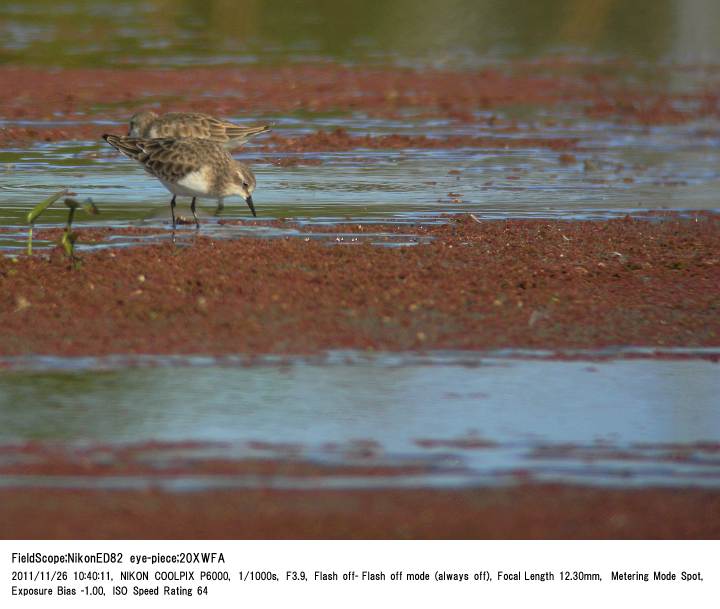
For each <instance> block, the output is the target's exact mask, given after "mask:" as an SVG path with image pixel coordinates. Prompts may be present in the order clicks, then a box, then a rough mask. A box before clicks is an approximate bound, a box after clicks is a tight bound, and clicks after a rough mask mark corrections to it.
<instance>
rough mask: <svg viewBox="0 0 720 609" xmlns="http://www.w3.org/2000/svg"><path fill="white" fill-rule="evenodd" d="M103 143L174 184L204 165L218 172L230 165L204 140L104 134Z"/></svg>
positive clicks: (226, 157) (224, 155)
mask: <svg viewBox="0 0 720 609" xmlns="http://www.w3.org/2000/svg"><path fill="white" fill-rule="evenodd" d="M103 137H104V138H105V140H106V141H107V142H108V144H110V145H111V146H113V147H114V148H117V149H118V150H119V151H120V152H122V153H123V154H124V155H125V156H128V157H130V158H131V159H134V160H136V161H138V162H139V163H141V164H142V165H143V167H144V168H145V170H146V171H147V172H148V173H150V174H152V175H154V176H156V177H158V178H160V179H162V180H165V181H167V182H177V181H178V180H181V179H182V178H183V177H185V176H186V175H188V174H190V173H192V172H194V171H199V170H201V169H202V168H203V167H206V166H207V165H211V166H212V167H213V168H214V169H216V170H221V169H224V168H226V167H228V166H229V165H230V163H232V157H230V155H229V154H228V153H227V152H226V151H225V149H224V148H222V146H220V145H219V144H217V143H216V142H211V141H209V140H203V139H192V138H191V139H174V138H158V139H144V138H133V137H120V136H117V135H105V136H103Z"/></svg>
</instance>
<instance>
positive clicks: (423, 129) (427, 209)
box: [0, 116, 720, 251]
mask: <svg viewBox="0 0 720 609" xmlns="http://www.w3.org/2000/svg"><path fill="white" fill-rule="evenodd" d="M563 124H564V126H562V127H554V128H553V130H552V134H551V135H553V136H557V137H578V138H580V146H581V151H579V152H576V153H575V154H574V156H575V157H576V159H577V160H576V162H572V163H569V164H568V163H562V162H561V160H560V155H561V153H560V152H557V151H553V150H549V149H545V148H529V149H503V148H497V149H448V150H418V149H415V150H413V149H410V150H401V151H392V150H386V151H383V150H381V151H378V150H352V151H348V152H316V153H306V154H305V155H297V154H293V153H267V152H262V151H258V150H257V148H256V147H253V146H249V147H248V148H246V149H245V150H244V151H242V152H241V153H240V154H238V155H236V156H237V157H238V158H241V159H243V160H246V161H248V162H249V163H250V164H251V165H252V166H253V169H254V170H255V172H256V174H257V179H258V188H257V191H256V193H255V196H254V199H255V202H256V203H255V204H256V208H257V210H258V216H259V220H266V219H269V218H282V217H291V218H293V219H296V220H299V221H301V222H302V221H311V222H322V223H332V222H346V221H347V220H348V219H351V220H358V221H364V222H369V221H379V220H382V221H385V222H401V223H407V222H413V221H417V220H424V221H428V220H432V219H434V218H439V217H440V216H442V215H443V214H447V213H462V212H471V213H474V214H476V215H478V216H479V217H481V218H508V217H512V218H536V217H548V218H581V219H587V218H603V217H612V216H616V215H624V214H625V213H628V212H642V211H648V210H656V209H675V210H678V209H679V210H698V209H713V210H717V209H720V204H719V203H718V199H717V196H716V193H717V188H718V185H719V180H720V152H718V150H720V148H719V147H718V144H719V143H720V131H716V130H715V128H716V127H717V126H716V125H711V124H710V125H709V124H699V123H696V124H689V125H682V126H673V127H655V128H652V129H648V128H645V127H630V126H618V125H611V124H607V123H604V122H602V121H588V120H585V119H582V118H578V117H572V116H569V117H568V119H567V120H566V121H564V123H563ZM334 127H343V128H346V129H348V131H349V132H351V133H357V134H366V133H371V134H373V135H382V134H386V133H406V134H418V135H422V134H429V135H430V136H433V137H440V136H443V135H452V134H458V135H461V134H466V133H467V130H468V129H469V127H467V126H458V125H457V124H451V123H447V122H444V121H438V120H432V121H429V120H427V119H416V120H406V121H383V120H371V119H368V118H367V117H362V116H351V117H346V118H337V117H335V118H333V119H323V118H316V119H312V120H310V119H306V120H303V121H300V120H294V119H285V120H281V119H278V125H277V127H276V130H277V131H278V132H282V134H283V135H285V136H293V135H299V134H303V133H307V132H309V131H314V130H316V129H327V128H334ZM106 128H107V126H100V125H99V126H98V132H100V131H104V130H105V129H106ZM473 128H474V129H477V126H475V127H473ZM543 132H544V133H545V131H543ZM539 134H540V132H539V131H538V130H537V129H536V128H535V127H534V126H533V124H532V123H527V124H524V125H523V124H521V125H520V129H519V130H518V132H517V136H518V137H523V136H529V137H537V136H538V135H539ZM476 135H485V134H484V133H476ZM545 135H546V136H547V133H545ZM268 156H270V157H274V158H281V157H283V156H291V157H297V156H302V157H303V158H312V159H320V160H321V161H322V164H321V165H319V166H295V167H289V168H288V167H285V168H283V167H277V166H274V165H271V164H269V163H268V162H267V161H263V159H266V158H267V157H268ZM0 164H2V165H1V166H2V167H3V168H4V171H3V176H2V177H3V181H2V184H1V185H0V227H8V228H11V229H13V231H12V232H11V233H10V234H7V233H5V234H2V235H0V248H2V249H4V250H5V251H12V250H13V249H22V248H23V247H24V244H25V238H26V235H25V225H24V217H25V215H26V214H27V212H28V211H29V209H31V208H32V207H33V206H34V205H35V204H37V203H38V202H39V201H40V200H42V199H43V198H44V197H45V196H47V195H48V194H49V193H51V192H54V191H56V190H57V189H59V188H61V187H69V188H71V189H73V190H74V191H76V192H77V193H78V197H79V198H80V199H85V198H87V197H90V198H92V199H93V200H94V201H95V203H96V204H97V205H98V206H99V207H100V209H101V215H100V216H98V217H93V218H87V217H83V214H78V217H77V220H76V223H77V224H76V226H77V227H78V228H82V227H83V226H127V225H142V226H156V227H163V226H164V227H167V226H168V222H169V205H168V203H169V195H168V193H167V191H165V189H164V188H163V187H162V186H161V185H160V184H159V182H158V181H157V180H154V179H152V178H150V177H148V176H147V175H146V174H145V173H144V172H143V171H142V169H140V167H139V166H137V165H136V164H134V163H132V162H130V161H128V160H127V159H124V158H122V157H120V156H119V155H117V154H115V153H114V151H112V150H111V149H109V147H107V146H106V145H104V144H103V145H100V144H99V143H95V142H64V143H55V144H37V145H35V146H32V147H30V148H25V149H23V148H16V149H9V150H5V151H2V152H0ZM450 172H453V173H450ZM455 172H459V173H455ZM451 193H452V194H451ZM187 204H188V202H187V201H183V200H182V199H181V200H180V213H184V214H189V210H188V209H187ZM201 207H202V212H201V216H202V220H203V222H204V223H205V224H206V227H205V228H204V229H203V230H205V231H209V233H208V234H212V235H213V236H216V237H222V236H227V237H232V236H234V235H236V234H237V232H238V229H237V227H235V228H230V227H226V228H223V227H221V226H218V225H217V224H216V222H217V218H215V217H214V216H213V212H214V204H213V203H212V202H205V203H202V202H201ZM65 215H66V212H65V211H63V210H62V209H61V208H60V207H58V209H51V210H50V211H49V212H48V213H47V214H45V215H44V216H43V217H42V222H41V223H39V224H38V226H39V227H42V226H47V225H55V226H57V225H58V224H59V223H62V222H63V221H64V218H65ZM222 217H223V218H229V219H242V220H247V221H248V225H249V227H250V228H244V229H242V234H250V235H261V236H267V234H268V233H267V231H266V230H264V229H260V230H258V229H255V230H253V229H252V222H253V220H252V218H251V216H250V214H249V212H248V210H247V209H246V207H245V205H244V203H243V202H242V201H241V200H237V201H233V200H228V202H227V206H226V208H225V210H224V212H223V214H222ZM213 225H214V226H213ZM223 231H224V232H223ZM81 242H82V239H81ZM43 245H44V244H43V243H42V242H38V243H36V247H42V246H43Z"/></svg>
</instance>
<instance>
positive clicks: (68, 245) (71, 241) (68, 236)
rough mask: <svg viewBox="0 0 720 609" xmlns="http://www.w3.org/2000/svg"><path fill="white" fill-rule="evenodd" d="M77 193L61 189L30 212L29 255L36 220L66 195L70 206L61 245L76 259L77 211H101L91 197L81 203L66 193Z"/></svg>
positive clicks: (67, 204) (68, 206)
mask: <svg viewBox="0 0 720 609" xmlns="http://www.w3.org/2000/svg"><path fill="white" fill-rule="evenodd" d="M74 194H75V193H72V192H70V191H69V190H68V189H67V188H64V189H63V190H60V191H58V192H56V193H55V194H54V195H50V196H49V197H48V198H47V199H45V200H44V201H42V202H41V203H38V204H37V205H36V206H35V207H33V209H32V210H31V211H30V212H29V213H28V215H27V221H28V224H29V225H30V228H29V230H28V245H27V253H28V256H32V239H33V228H34V226H35V222H36V221H37V219H38V218H39V217H40V216H41V215H42V214H43V213H44V212H45V211H47V210H48V209H49V208H50V207H51V206H52V204H53V203H55V201H57V200H58V199H60V198H61V197H63V196H64V197H65V201H64V203H65V206H66V207H67V208H68V210H69V211H68V219H67V223H66V224H65V229H64V230H63V234H62V237H61V238H60V245H61V246H62V248H63V250H64V251H65V253H66V254H67V256H68V257H70V258H72V259H73V260H74V259H75V242H76V241H77V238H78V234H77V233H76V232H73V230H72V223H73V220H74V219H75V212H76V211H77V210H78V209H80V208H82V209H83V210H84V211H85V212H86V213H87V214H90V215H97V214H99V213H100V210H98V208H97V206H96V205H95V203H93V202H92V200H91V199H88V200H87V201H85V202H84V203H80V202H79V201H77V200H76V199H73V198H72V196H66V195H74Z"/></svg>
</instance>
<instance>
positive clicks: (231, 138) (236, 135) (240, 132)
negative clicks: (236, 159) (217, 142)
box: [224, 123, 273, 146]
mask: <svg viewBox="0 0 720 609" xmlns="http://www.w3.org/2000/svg"><path fill="white" fill-rule="evenodd" d="M224 126H225V135H227V138H228V144H230V145H231V146H241V145H242V144H244V143H245V142H247V141H248V140H249V139H250V138H251V137H255V136H256V135H259V134H260V133H265V132H266V131H270V130H271V129H272V127H273V126H272V125H257V126H256V127H241V126H240V125H234V124H232V123H225V125H224Z"/></svg>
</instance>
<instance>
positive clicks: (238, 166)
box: [231, 161, 257, 216]
mask: <svg viewBox="0 0 720 609" xmlns="http://www.w3.org/2000/svg"><path fill="white" fill-rule="evenodd" d="M232 186H233V190H232V193H231V194H234V195H240V196H241V197H242V198H243V199H245V203H247V205H248V207H249V208H250V211H251V212H252V215H253V216H255V215H257V214H256V213H255V206H254V205H253V200H252V193H253V191H254V190H255V174H254V173H253V172H252V171H251V170H250V168H249V167H248V166H247V165H244V164H243V163H240V162H239V161H235V174H234V176H233V184H232Z"/></svg>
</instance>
